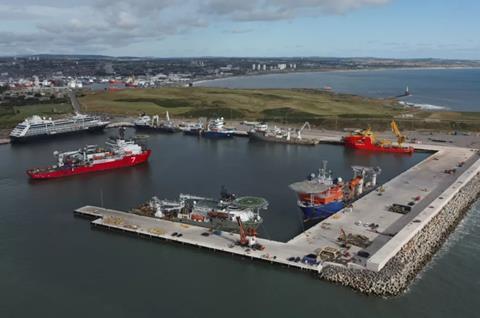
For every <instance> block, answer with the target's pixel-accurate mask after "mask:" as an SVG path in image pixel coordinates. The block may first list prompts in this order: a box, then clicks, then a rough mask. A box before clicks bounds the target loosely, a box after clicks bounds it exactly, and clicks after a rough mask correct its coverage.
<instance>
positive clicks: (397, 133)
mask: <svg viewBox="0 0 480 318" xmlns="http://www.w3.org/2000/svg"><path fill="white" fill-rule="evenodd" d="M390 127H391V128H392V132H393V133H394V134H395V136H396V137H397V142H398V145H399V146H402V144H403V143H404V142H405V139H406V137H405V136H404V135H402V133H401V132H400V129H398V126H397V123H396V122H395V120H392V122H391V123H390Z"/></svg>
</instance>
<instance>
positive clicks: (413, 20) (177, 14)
mask: <svg viewBox="0 0 480 318" xmlns="http://www.w3.org/2000/svg"><path fill="white" fill-rule="evenodd" d="M479 12H480V2H478V1H475V0H459V1H449V0H437V1H433V0H420V1H413V0H296V1H290V0H230V1H227V0H183V1H179V0H136V1H127V0H116V1H109V0H83V1H76V0H75V1H73V0H43V1H35V0H15V1H13V0H2V2H0V19H1V21H2V23H1V24H0V52H1V53H0V54H3V55H7V54H29V53H31V54H36V53H67V54H69V53H77V54H79V53H81V54H107V55H115V56H121V55H134V56H158V57H167V56H345V57H349V56H374V57H392V58H421V57H437V58H465V59H480V37H479V36H478V33H479V31H480V22H479V21H480V19H478V17H477V16H476V15H477V14H478V13H479Z"/></svg>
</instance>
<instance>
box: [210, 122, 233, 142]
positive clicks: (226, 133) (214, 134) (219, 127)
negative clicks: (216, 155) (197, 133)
mask: <svg viewBox="0 0 480 318" xmlns="http://www.w3.org/2000/svg"><path fill="white" fill-rule="evenodd" d="M202 137H205V138H217V139H219V138H232V137H233V131H231V130H229V129H225V121H224V119H223V117H220V118H216V119H213V120H210V121H209V122H208V125H207V129H206V130H204V131H202Z"/></svg>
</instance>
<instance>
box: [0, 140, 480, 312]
mask: <svg viewBox="0 0 480 318" xmlns="http://www.w3.org/2000/svg"><path fill="white" fill-rule="evenodd" d="M104 139H105V135H85V136H78V137H75V138H73V137H72V138H63V139H57V140H50V141H47V142H41V143H36V144H31V145H28V146H26V145H25V146H15V147H13V146H1V147H0V199H1V202H2V203H1V207H2V208H1V212H0V282H1V284H0V317H32V316H37V317H92V316H94V317H152V316H158V317H159V316H162V317H207V316H208V317H246V316H249V317H257V316H260V315H261V316H264V317H306V316H310V315H311V314H312V313H315V315H321V316H327V317H328V316H335V317H352V316H356V317H371V316H372V315H374V316H379V317H384V316H387V315H388V316H389V317H405V316H407V315H410V316H411V315H415V316H423V317H450V316H452V315H454V314H455V315H457V316H461V317H475V316H476V313H477V312H476V302H475V301H478V295H479V294H480V281H479V277H480V267H479V266H478V264H479V263H480V246H479V241H480V218H479V217H478V207H475V208H474V209H472V211H471V212H470V213H469V216H468V217H467V218H466V219H465V220H464V222H463V223H462V225H461V226H460V228H459V229H458V231H457V232H456V233H455V234H454V235H453V238H452V239H450V240H449V243H448V244H447V245H446V246H445V247H444V248H443V249H442V252H440V253H439V254H438V256H437V257H435V260H434V261H433V262H432V264H431V265H430V266H429V267H428V269H426V270H425V271H424V272H423V273H422V275H421V279H419V280H418V281H417V282H416V283H415V284H414V286H413V287H412V288H411V290H410V291H409V292H408V293H406V294H405V295H402V296H400V297H397V298H393V299H382V298H376V297H366V296H363V295H360V294H358V293H356V292H353V291H351V290H349V289H347V288H343V287H340V286H336V285H333V284H330V283H326V282H323V281H320V280H317V279H315V278H313V277H312V276H311V275H308V274H304V273H301V272H297V271H292V270H288V269H284V268H281V267H277V266H270V265H266V264H261V263H257V262H251V261H249V260H242V259H240V258H237V257H230V256H225V255H219V254H215V253H211V252H208V251H205V250H198V249H193V248H189V247H185V246H181V245H176V244H169V243H166V242H156V241H149V240H142V239H135V238H131V237H128V236H124V235H121V234H116V233H111V232H103V231H97V230H92V229H91V228H90V225H89V223H88V221H86V220H84V219H79V218H75V217H74V216H73V213H72V211H73V210H74V209H75V208H78V207H80V206H83V205H86V204H97V205H99V204H100V201H101V199H100V197H101V196H100V193H101V192H103V201H104V205H105V206H107V207H111V208H117V209H122V210H126V209H129V208H131V207H133V206H135V205H137V204H139V203H141V202H143V201H145V200H147V199H149V198H150V197H151V196H152V195H158V196H159V197H165V198H175V197H176V196H177V195H178V194H179V193H180V192H183V193H193V194H199V195H206V196H216V195H217V194H218V192H219V189H220V186H221V185H222V184H225V185H227V186H228V188H229V189H230V190H231V191H233V192H236V193H237V194H239V195H259V196H264V197H266V198H267V199H268V200H269V201H270V208H269V210H268V211H267V212H265V213H264V217H265V223H264V226H263V228H262V236H265V237H270V238H273V239H277V240H287V239H289V238H291V237H292V236H294V235H295V234H297V233H299V232H300V231H302V222H301V221H300V219H301V215H300V213H299V211H298V209H297V208H296V206H295V196H294V194H293V193H292V192H291V191H290V190H289V189H288V184H289V183H291V182H294V181H297V180H300V179H302V178H304V177H305V176H306V174H307V173H308V172H310V171H313V170H315V169H317V168H318V167H319V166H320V165H321V160H322V159H326V160H328V161H329V166H330V168H331V169H332V170H334V171H335V172H336V174H337V175H339V176H342V177H344V178H349V177H350V176H351V175H350V168H349V167H350V165H352V164H361V165H379V166H381V167H382V168H383V174H382V175H381V177H380V181H381V182H385V181H386V180H388V179H390V178H392V177H393V176H395V175H396V174H398V173H399V172H401V171H404V170H405V169H408V167H410V166H412V165H414V164H415V163H417V162H419V161H421V160H422V159H423V158H425V157H426V155H425V154H415V155H413V156H411V157H409V156H399V155H394V154H375V155H365V154H363V155H361V154H358V153H353V152H351V151H347V150H345V149H344V148H343V147H339V146H329V145H321V146H318V147H298V146H292V145H279V144H276V145H275V144H263V143H250V142H248V140H247V139H238V138H237V139H234V140H225V141H208V140H201V139H200V140H199V139H197V138H195V137H184V136H181V135H175V136H166V135H154V136H152V137H151V138H150V140H149V142H148V143H149V145H150V146H151V148H152V149H153V151H154V153H153V155H152V158H151V160H150V162H149V164H147V165H144V166H139V167H136V168H132V169H124V170H118V171H115V172H104V173H98V174H90V175H85V176H76V177H72V178H65V179H61V180H51V181H47V182H29V181H28V180H27V178H26V175H25V173H24V171H25V169H27V168H30V167H33V166H43V165H47V164H50V163H51V160H52V159H53V157H52V153H53V151H55V150H59V149H61V150H69V149H75V148H78V147H80V146H82V145H84V144H87V143H88V144H92V143H97V144H101V143H102V142H103V141H104Z"/></svg>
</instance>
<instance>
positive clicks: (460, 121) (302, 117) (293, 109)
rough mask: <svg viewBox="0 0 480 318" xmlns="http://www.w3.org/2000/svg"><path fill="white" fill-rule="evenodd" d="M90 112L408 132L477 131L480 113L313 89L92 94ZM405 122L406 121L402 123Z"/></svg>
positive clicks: (85, 105)
mask: <svg viewBox="0 0 480 318" xmlns="http://www.w3.org/2000/svg"><path fill="white" fill-rule="evenodd" d="M80 103H81V104H82V107H83V108H84V110H85V111H89V112H95V113H103V114H111V115H119V116H137V115H138V114H140V113H142V112H145V113H146V114H149V115H154V114H159V115H162V114H165V112H166V111H168V112H169V113H170V115H172V116H173V117H176V118H186V119H188V118H198V117H210V118H211V117H217V116H223V117H225V119H226V120H266V121H276V122H282V123H301V122H304V121H309V122H310V123H311V124H314V125H317V126H319V127H323V128H327V129H342V128H345V127H366V126H367V125H371V126H372V128H374V129H379V130H384V129H389V128H388V127H389V122H390V121H391V119H392V118H396V120H397V121H398V122H399V123H400V125H401V126H402V127H403V128H404V129H419V128H426V129H441V130H457V129H458V130H478V129H480V113H462V112H446V111H445V112H443V111H441V112H439V111H436V112H431V111H423V110H419V109H405V108H404V107H402V106H401V105H399V104H398V103H397V101H396V100H394V99H374V98H366V97H361V96H355V95H348V94H336V93H332V92H326V91H320V90H312V89H225V88H200V87H195V88H158V89H132V90H121V91H115V92H95V93H88V94H86V95H85V96H83V97H82V98H80ZM402 116H403V117H402Z"/></svg>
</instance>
